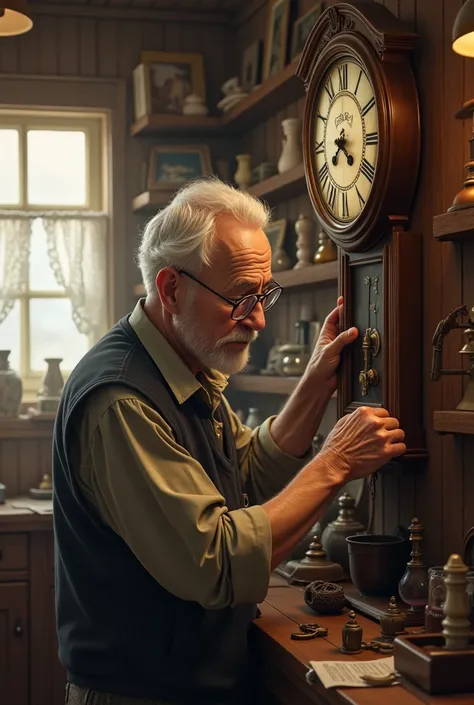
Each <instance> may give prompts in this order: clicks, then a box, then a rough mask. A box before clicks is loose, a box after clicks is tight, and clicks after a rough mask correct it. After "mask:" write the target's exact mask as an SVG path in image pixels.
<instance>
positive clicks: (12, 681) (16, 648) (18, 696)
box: [0, 582, 30, 705]
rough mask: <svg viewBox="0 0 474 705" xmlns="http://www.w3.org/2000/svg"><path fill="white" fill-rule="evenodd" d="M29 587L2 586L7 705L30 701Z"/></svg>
mask: <svg viewBox="0 0 474 705" xmlns="http://www.w3.org/2000/svg"><path fill="white" fill-rule="evenodd" d="M29 642H30V640H29V633H28V584H27V583H24V582H21V583H20V582H18V583H17V582H11V583H0V684H1V686H0V687H1V699H2V701H3V702H4V703H8V705H25V704H26V703H27V702H28V653H29Z"/></svg>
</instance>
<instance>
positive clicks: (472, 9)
mask: <svg viewBox="0 0 474 705" xmlns="http://www.w3.org/2000/svg"><path fill="white" fill-rule="evenodd" d="M453 51H455V52H456V54H461V56H469V57H471V58H472V57H474V0H466V2H465V3H464V5H463V6H462V7H461V9H460V10H459V12H458V14H457V17H456V19H455V20H454V25H453Z"/></svg>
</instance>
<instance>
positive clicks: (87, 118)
mask: <svg viewBox="0 0 474 705" xmlns="http://www.w3.org/2000/svg"><path fill="white" fill-rule="evenodd" d="M0 129H15V130H18V133H19V140H18V149H19V181H20V184H19V186H20V193H19V196H20V198H19V202H18V203H15V204H2V203H0V210H2V211H3V212H8V211H11V212H12V213H14V212H18V211H22V212H25V213H31V214H32V216H35V215H37V216H38V217H41V214H42V213H47V212H51V211H54V212H60V213H64V214H66V215H67V214H68V213H71V214H72V213H74V212H76V213H80V212H89V213H90V212H97V213H99V212H102V213H103V212H107V210H108V208H107V204H108V198H109V194H108V190H107V184H108V180H107V174H106V169H105V167H106V165H107V160H106V159H107V157H106V151H105V150H106V146H107V115H106V114H105V113H104V112H96V111H94V112H85V111H76V110H74V111H68V110H63V111H59V110H58V111H50V110H32V109H22V108H18V109H11V108H0ZM30 129H31V130H55V131H56V130H58V131H68V132H69V131H80V132H84V133H85V135H86V165H85V168H86V172H85V179H86V199H85V203H84V204H82V205H77V204H76V205H64V204H60V205H59V204H55V203H48V204H29V203H28V202H27V201H28V198H27V190H28V178H27V177H28V175H27V132H28V130H30ZM106 276H107V275H106ZM46 298H48V299H51V298H56V299H68V298H69V297H68V296H67V294H65V293H62V292H61V291H58V290H55V291H46V290H44V291H37V290H35V289H30V286H29V282H28V291H27V292H26V293H24V294H21V295H20V296H18V297H17V300H18V302H19V306H20V331H19V334H20V370H19V372H20V374H21V377H22V381H23V397H24V400H26V401H31V400H33V399H34V397H35V395H36V392H37V391H38V388H39V385H40V382H41V379H42V377H43V376H44V371H40V372H37V371H35V370H32V369H31V367H30V363H31V326H30V301H31V300H32V299H46ZM89 344H90V341H89ZM62 373H63V376H64V377H65V378H67V376H68V374H69V373H70V370H62Z"/></svg>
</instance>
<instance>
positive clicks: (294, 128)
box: [278, 118, 303, 174]
mask: <svg viewBox="0 0 474 705" xmlns="http://www.w3.org/2000/svg"><path fill="white" fill-rule="evenodd" d="M281 129H282V130H283V142H282V150H281V155H280V159H279V160H278V172H279V173H280V174H283V172H284V171H289V170H290V169H294V168H295V167H296V166H298V164H301V163H302V162H303V154H302V152H301V121H300V119H299V118H287V119H286V120H283V121H282V123H281Z"/></svg>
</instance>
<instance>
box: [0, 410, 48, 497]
mask: <svg viewBox="0 0 474 705" xmlns="http://www.w3.org/2000/svg"><path fill="white" fill-rule="evenodd" d="M52 437H53V422H52V421H42V422H41V423H39V422H38V423H32V422H30V421H11V422H9V423H5V424H2V425H1V426H0V482H2V483H3V484H4V485H5V486H6V488H7V489H6V495H7V497H15V496H17V495H20V494H27V493H28V490H29V489H30V487H38V484H39V482H40V480H41V478H42V476H43V475H44V474H45V473H48V474H49V475H51V472H52Z"/></svg>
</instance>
